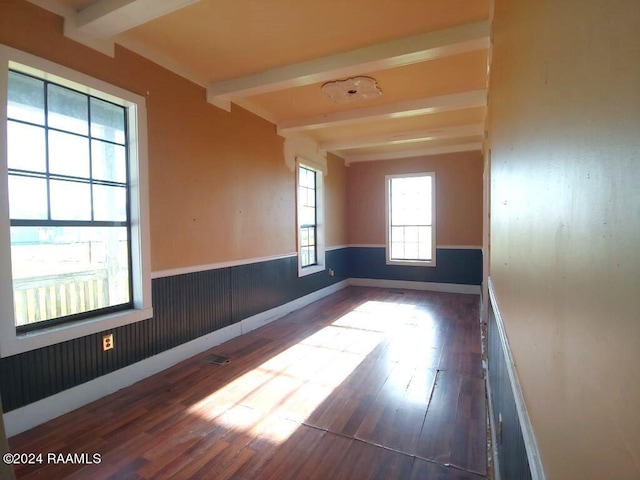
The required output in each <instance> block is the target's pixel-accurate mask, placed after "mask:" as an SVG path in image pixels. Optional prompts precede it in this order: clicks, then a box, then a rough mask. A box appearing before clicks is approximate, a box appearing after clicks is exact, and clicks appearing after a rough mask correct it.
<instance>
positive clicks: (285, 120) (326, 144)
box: [30, 0, 490, 163]
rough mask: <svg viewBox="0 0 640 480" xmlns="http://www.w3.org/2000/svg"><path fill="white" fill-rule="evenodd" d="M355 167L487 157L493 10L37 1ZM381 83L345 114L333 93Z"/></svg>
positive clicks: (92, 39) (85, 38) (442, 5)
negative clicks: (475, 153)
mask: <svg viewBox="0 0 640 480" xmlns="http://www.w3.org/2000/svg"><path fill="white" fill-rule="evenodd" d="M30 1H31V2H32V3H35V4H38V5H40V6H42V7H44V8H47V9H48V10H51V11H54V12H56V13H58V14H60V15H62V16H63V17H65V28H64V29H65V35H67V36H69V37H70V38H73V39H75V40H78V41H80V42H82V43H84V44H86V45H89V46H92V47H93V48H96V49H98V50H100V51H103V52H105V53H107V54H113V51H114V44H119V45H122V46H124V47H125V48H128V49H130V50H133V51H135V52H136V53H139V54H141V55H143V56H145V57H147V58H149V59H151V60H153V61H155V62H157V63H159V64H160V65H163V66H165V67H166V68H169V69H170V70H172V71H174V72H176V73H178V74H180V75H182V76H184V77H186V78H188V79H190V80H192V81H193V82H195V83H198V84H200V85H202V86H203V87H205V88H206V89H207V100H208V101H209V102H211V103H212V104H214V105H216V106H217V107H219V108H223V109H226V110H230V109H233V108H234V105H238V106H241V107H243V108H246V109H248V110H250V111H252V112H254V113H255V114H257V115H260V116H261V117H263V118H265V119H267V120H269V121H271V122H273V123H274V124H275V125H276V126H277V130H278V133H279V134H281V135H283V136H289V135H293V134H303V135H306V136H308V137H311V138H312V139H313V140H314V141H315V142H316V143H317V144H318V146H319V148H320V149H322V150H326V151H330V152H332V153H335V154H336V155H338V156H340V157H342V158H344V159H345V160H346V161H347V163H351V162H358V161H369V160H382V159H393V158H404V157H410V156H421V155H429V154H439V153H447V152H455V151H469V150H481V147H482V140H483V132H484V126H483V122H484V111H485V108H486V83H487V53H488V47H489V30H490V27H489V4H490V0H446V1H443V0H233V1H230V0H30ZM357 76H366V77H372V78H374V79H375V80H376V82H377V86H378V88H379V89H380V90H381V92H382V93H381V94H380V95H376V96H373V97H371V98H365V99H359V100H354V99H353V95H350V94H346V96H347V97H349V99H350V100H351V101H348V102H343V103H336V102H334V101H333V100H331V99H330V98H329V97H327V96H326V95H325V94H324V93H323V91H322V86H323V84H325V83H326V82H329V81H335V80H345V79H349V78H352V77H357Z"/></svg>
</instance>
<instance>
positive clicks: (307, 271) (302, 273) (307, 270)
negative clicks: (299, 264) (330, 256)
mask: <svg viewBox="0 0 640 480" xmlns="http://www.w3.org/2000/svg"><path fill="white" fill-rule="evenodd" d="M324 270H326V267H325V266H324V265H311V266H309V267H303V268H298V277H306V276H307V275H311V274H312V273H318V272H323V271H324Z"/></svg>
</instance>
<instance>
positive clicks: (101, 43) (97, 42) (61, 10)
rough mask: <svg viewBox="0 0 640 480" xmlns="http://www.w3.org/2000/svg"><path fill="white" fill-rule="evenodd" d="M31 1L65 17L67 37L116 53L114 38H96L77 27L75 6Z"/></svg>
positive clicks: (45, 1)
mask: <svg viewBox="0 0 640 480" xmlns="http://www.w3.org/2000/svg"><path fill="white" fill-rule="evenodd" d="M28 1H29V2H30V3H33V4H34V5H37V6H38V7H40V8H43V9H44V10H48V11H50V12H52V13H55V14H56V15H59V16H61V17H62V18H64V27H63V34H64V36H65V37H67V38H70V39H71V40H74V41H76V42H78V43H81V44H82V45H85V46H87V47H89V48H92V49H94V50H97V51H98V52H100V53H103V54H105V55H108V56H109V57H113V56H114V55H115V46H114V43H113V40H111V39H104V38H96V37H94V36H93V35H89V34H88V33H86V32H83V31H81V30H79V29H78V28H77V27H76V23H75V15H76V13H77V12H76V11H75V10H74V9H73V8H70V7H67V6H66V5H63V4H62V3H60V2H58V1H57V0H28Z"/></svg>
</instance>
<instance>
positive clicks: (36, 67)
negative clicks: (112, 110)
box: [0, 45, 153, 357]
mask: <svg viewBox="0 0 640 480" xmlns="http://www.w3.org/2000/svg"><path fill="white" fill-rule="evenodd" d="M9 69H12V70H17V71H21V72H23V73H27V74H29V75H32V76H35V77H40V78H43V79H46V80H50V81H52V82H54V83H57V84H60V85H63V86H66V87H69V88H73V89H75V90H78V91H81V92H83V93H86V94H88V95H93V96H96V97H99V98H103V99H105V100H108V101H110V102H113V103H116V104H119V105H122V106H124V107H126V109H127V120H128V125H129V146H128V147H129V168H130V184H129V189H130V207H131V218H130V221H131V257H132V265H131V273H132V281H133V308H131V309H128V310H124V311H119V312H115V313H108V314H104V315H97V316H94V317H91V318H87V319H82V320H78V321H72V322H69V323H64V324H61V325H56V326H52V327H48V328H42V329H38V330H34V331H31V332H27V333H17V332H16V326H15V318H14V317H15V315H14V305H13V282H12V275H11V237H10V216H9V194H8V169H7V148H6V145H7V89H8V77H9ZM0 145H1V146H2V148H1V151H0V357H7V356H10V355H15V354H18V353H22V352H27V351H30V350H34V349H36V348H42V347H46V346H48V345H53V344H56V343H60V342H64V341H67V340H72V339H74V338H79V337H83V336H86V335H91V334H93V333H98V332H101V331H104V330H110V329H113V328H116V327H120V326H122V325H127V324H130V323H134V322H138V321H141V320H145V319H148V318H151V317H152V316H153V309H152V303H151V266H150V252H151V249H150V241H149V196H148V172H147V113H146V102H145V98H144V97H142V96H140V95H136V94H134V93H131V92H128V91H126V90H123V89H121V88H119V87H116V86H113V85H110V84H108V83H106V82H103V81H101V80H98V79H95V78H92V77H89V76H87V75H84V74H81V73H79V72H76V71H75V70H72V69H69V68H67V67H63V66H61V65H58V64H56V63H53V62H50V61H48V60H45V59H42V58H39V57H36V56H34V55H30V54H28V53H25V52H21V51H19V50H16V49H13V48H9V47H6V46H3V45H0ZM116 345H117V340H116Z"/></svg>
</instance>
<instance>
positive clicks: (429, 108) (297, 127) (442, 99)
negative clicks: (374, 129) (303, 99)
mask: <svg viewBox="0 0 640 480" xmlns="http://www.w3.org/2000/svg"><path fill="white" fill-rule="evenodd" d="M486 105H487V91H486V90H484V89H481V90H472V91H469V92H462V93H453V94H450V95H441V96H438V97H427V98H422V99H419V100H409V101H404V102H397V103H392V104H388V105H379V106H375V107H365V108H358V109H354V110H347V111H343V112H335V113H328V114H324V115H314V116H311V117H305V118H294V119H290V120H283V121H281V122H278V133H280V134H286V133H290V132H301V131H306V130H316V129H318V128H327V127H335V126H342V125H348V124H351V123H358V122H363V121H371V120H381V119H388V118H406V117H414V116H418V115H428V114H431V113H438V112H446V111H449V110H460V109H463V108H473V107H484V106H486Z"/></svg>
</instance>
